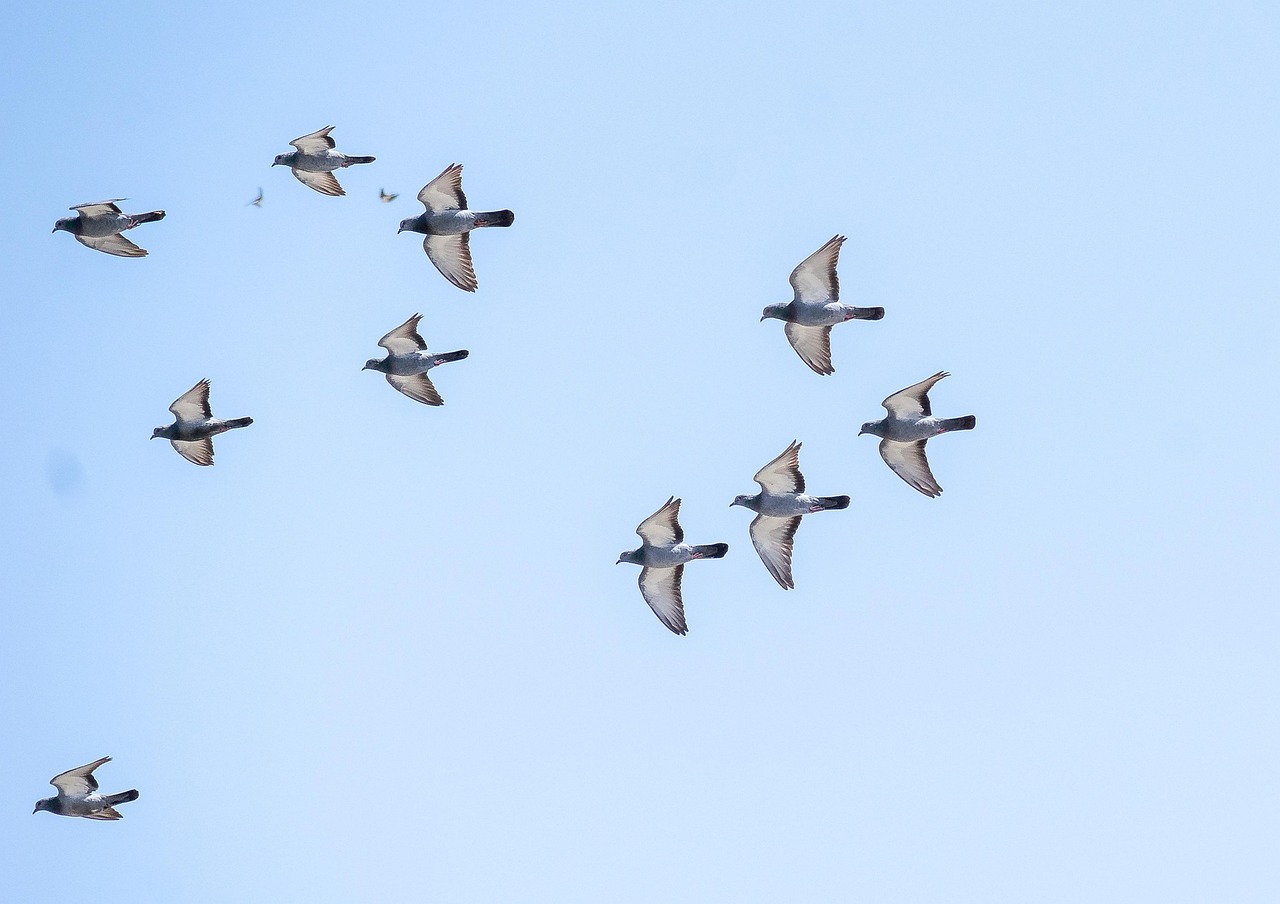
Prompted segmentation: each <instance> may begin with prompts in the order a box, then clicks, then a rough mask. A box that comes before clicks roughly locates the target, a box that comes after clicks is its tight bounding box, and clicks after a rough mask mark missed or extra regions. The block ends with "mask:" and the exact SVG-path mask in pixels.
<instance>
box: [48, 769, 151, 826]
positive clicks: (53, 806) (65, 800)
mask: <svg viewBox="0 0 1280 904" xmlns="http://www.w3.org/2000/svg"><path fill="white" fill-rule="evenodd" d="M109 762H111V757H109V756H104V757H103V758H102V759H100V760H94V761H93V762H92V763H89V764H87V765H84V766H77V767H76V768H75V769H68V770H67V771H66V772H64V773H62V774H61V775H55V776H54V777H53V779H52V780H51V781H50V782H49V784H51V785H53V786H54V787H55V788H57V789H58V796H57V797H46V798H45V799H44V800H38V801H36V808H35V809H34V810H32V811H31V812H32V813H39V812H40V811H41V810H47V811H48V812H50V813H53V814H55V815H57V816H83V817H84V818H85V819H123V818H124V817H123V815H122V814H120V813H119V812H117V811H116V809H115V806H116V804H123V803H128V802H129V801H131V800H137V799H138V792H137V790H132V791H121V792H120V793H119V794H99V793H98V780H97V779H96V778H94V777H93V770H95V769H97V768H98V767H99V766H101V765H102V764H103V763H109Z"/></svg>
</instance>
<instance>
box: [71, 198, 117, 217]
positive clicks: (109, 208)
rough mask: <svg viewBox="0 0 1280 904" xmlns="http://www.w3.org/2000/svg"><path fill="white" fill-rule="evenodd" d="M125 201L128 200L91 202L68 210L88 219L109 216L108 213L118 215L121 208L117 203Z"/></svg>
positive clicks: (115, 199)
mask: <svg viewBox="0 0 1280 904" xmlns="http://www.w3.org/2000/svg"><path fill="white" fill-rule="evenodd" d="M124 200H126V199H125V198H109V199H108V200H106V201H89V202H88V203H86V204H77V205H76V206H75V207H70V208H68V210H74V211H77V212H78V213H79V214H80V216H82V217H86V218H88V217H100V216H102V215H103V214H108V213H110V214H118V213H120V212H121V211H120V208H119V207H116V202H117V201H124Z"/></svg>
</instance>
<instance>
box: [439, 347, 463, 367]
mask: <svg viewBox="0 0 1280 904" xmlns="http://www.w3.org/2000/svg"><path fill="white" fill-rule="evenodd" d="M469 354H471V352H469V351H467V350H466V349H465V348H462V349H458V351H456V352H442V353H441V354H440V355H438V356H437V357H438V358H439V359H440V360H441V361H442V362H444V363H446V364H447V363H448V362H450V361H461V360H462V359H463V358H465V357H467V355H469Z"/></svg>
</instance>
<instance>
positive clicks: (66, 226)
mask: <svg viewBox="0 0 1280 904" xmlns="http://www.w3.org/2000/svg"><path fill="white" fill-rule="evenodd" d="M75 219H76V218H75V217H63V218H62V219H60V220H58V222H56V223H54V224H53V231H54V232H57V231H58V230H59V229H63V230H65V231H67V232H70V231H71V223H72V222H73V221H74V220H75Z"/></svg>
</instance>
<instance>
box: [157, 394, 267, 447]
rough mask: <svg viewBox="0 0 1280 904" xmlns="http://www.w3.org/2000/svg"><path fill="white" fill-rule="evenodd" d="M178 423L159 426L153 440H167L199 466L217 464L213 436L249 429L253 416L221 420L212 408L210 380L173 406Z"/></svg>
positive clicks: (175, 421) (175, 419) (182, 397)
mask: <svg viewBox="0 0 1280 904" xmlns="http://www.w3.org/2000/svg"><path fill="white" fill-rule="evenodd" d="M169 410H170V411H172V412H173V416H174V422H173V423H172V424H170V425H169V426H168V427H157V428H156V429H154V430H152V431H151V438H152V439H155V438H156V437H160V438H161V439H167V440H168V441H169V442H170V443H172V444H173V448H175V449H177V450H178V454H179V455H181V456H182V457H183V458H185V459H186V460H187V461H189V462H191V463H192V464H196V465H211V464H213V437H215V436H217V435H218V434H219V433H226V432H227V431H228V430H234V429H235V428H236V427H248V426H249V425H250V424H252V423H253V418H251V417H237V418H232V419H230V420H226V421H224V420H221V419H219V418H216V417H214V416H213V412H212V411H211V410H210V409H209V381H208V380H201V381H200V382H199V383H197V384H196V385H195V386H192V387H191V388H190V389H188V390H187V391H186V392H184V393H183V394H182V395H180V396H178V398H177V399H176V400H175V401H174V403H173V404H172V405H170V406H169Z"/></svg>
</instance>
